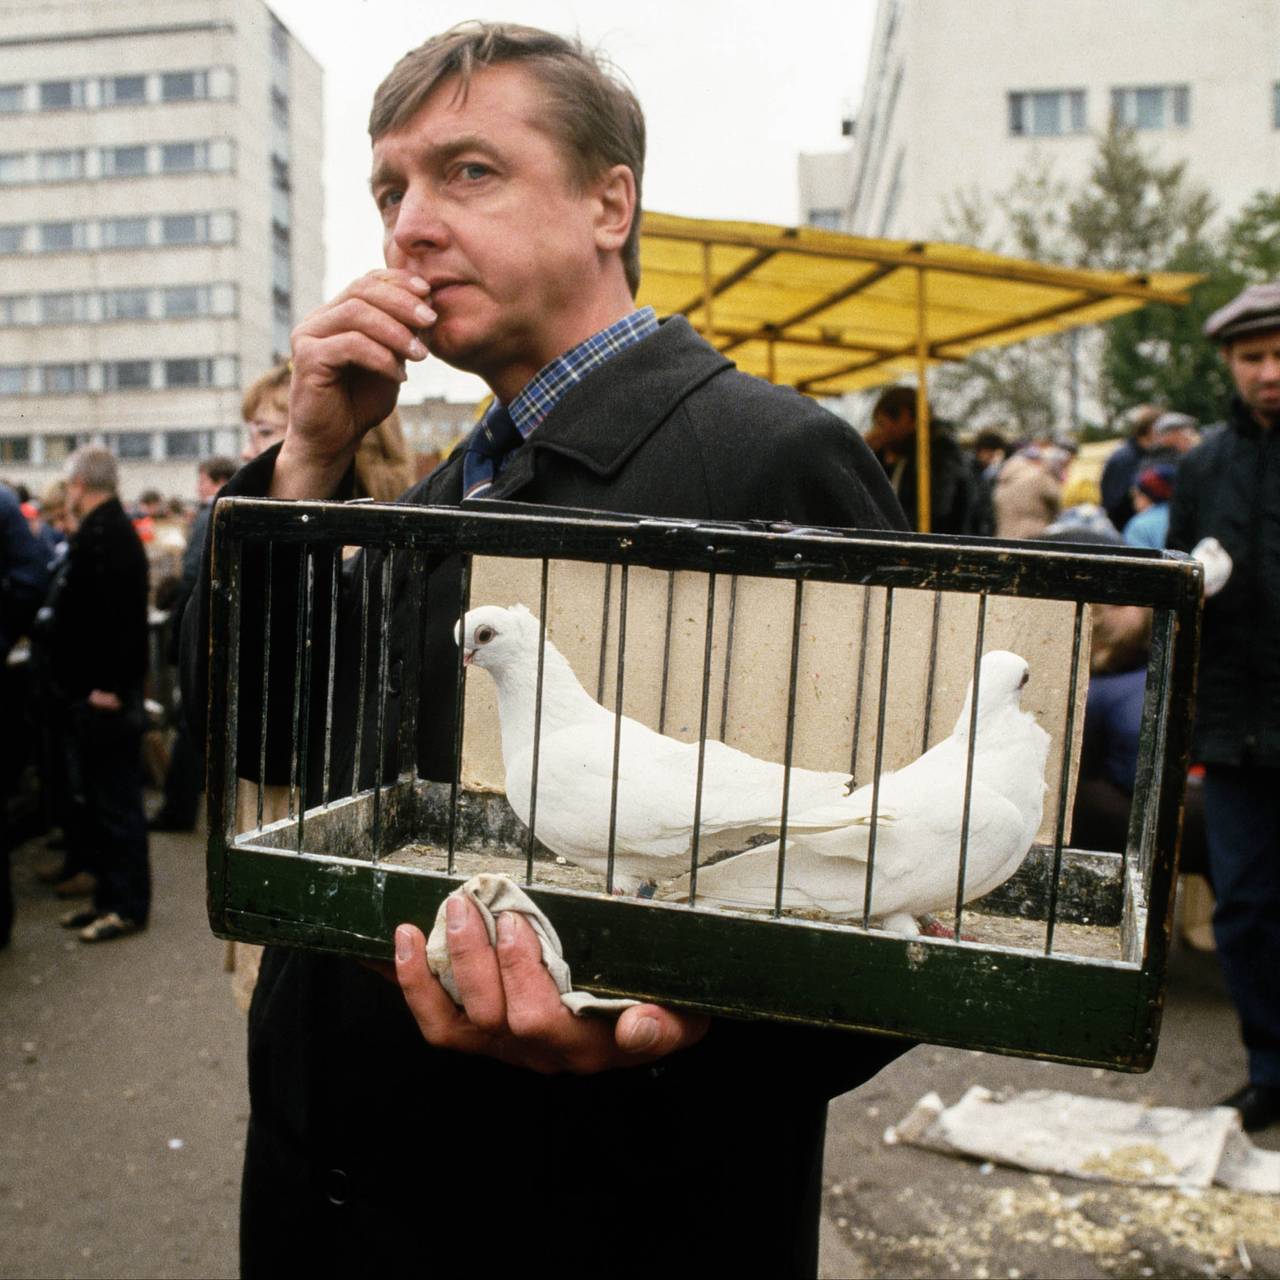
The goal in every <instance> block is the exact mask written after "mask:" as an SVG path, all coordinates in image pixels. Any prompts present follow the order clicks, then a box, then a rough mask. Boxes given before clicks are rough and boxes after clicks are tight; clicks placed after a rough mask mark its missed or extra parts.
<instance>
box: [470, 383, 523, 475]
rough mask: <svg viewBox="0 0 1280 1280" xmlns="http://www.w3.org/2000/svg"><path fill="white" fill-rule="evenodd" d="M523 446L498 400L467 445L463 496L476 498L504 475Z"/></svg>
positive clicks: (513, 425)
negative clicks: (512, 454) (514, 452)
mask: <svg viewBox="0 0 1280 1280" xmlns="http://www.w3.org/2000/svg"><path fill="white" fill-rule="evenodd" d="M523 443H524V437H523V436H522V435H521V434H520V432H519V431H518V430H517V429H516V424H515V423H514V422H512V420H511V415H510V414H509V413H508V412H507V411H506V409H505V408H504V407H503V406H502V405H500V404H499V403H498V402H497V401H496V400H495V401H494V403H493V405H492V406H491V407H490V409H489V412H488V413H486V414H485V415H484V417H483V418H482V419H481V420H480V423H479V425H478V426H477V427H476V429H475V430H474V431H473V432H472V433H471V439H470V440H468V441H467V450H466V453H465V454H464V455H463V459H462V496H463V497H464V498H474V497H477V496H478V495H479V494H481V493H482V492H483V491H484V490H485V489H488V488H489V487H490V486H491V485H492V484H493V482H494V480H496V479H497V477H498V476H499V475H500V474H501V473H502V470H503V467H504V466H505V465H506V462H507V459H508V458H509V457H510V456H511V453H512V451H513V450H514V449H516V448H518V447H519V446H520V445H521V444H523Z"/></svg>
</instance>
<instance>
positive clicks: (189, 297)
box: [164, 284, 209, 320]
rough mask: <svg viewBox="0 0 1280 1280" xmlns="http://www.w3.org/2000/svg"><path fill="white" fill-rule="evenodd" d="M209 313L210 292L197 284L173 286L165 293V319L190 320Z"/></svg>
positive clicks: (205, 287)
mask: <svg viewBox="0 0 1280 1280" xmlns="http://www.w3.org/2000/svg"><path fill="white" fill-rule="evenodd" d="M208 313H209V290H208V287H207V286H204V285H195V284H180V285H171V286H170V287H169V288H167V289H166V290H165V291H164V318H165V319H166V320H188V319H190V318H191V317H192V316H203V315H208Z"/></svg>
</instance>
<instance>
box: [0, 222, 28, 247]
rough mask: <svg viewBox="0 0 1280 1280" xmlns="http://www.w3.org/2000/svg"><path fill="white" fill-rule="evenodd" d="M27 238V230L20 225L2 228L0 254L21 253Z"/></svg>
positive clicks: (0, 229)
mask: <svg viewBox="0 0 1280 1280" xmlns="http://www.w3.org/2000/svg"><path fill="white" fill-rule="evenodd" d="M26 238H27V229H26V227H24V226H22V225H21V224H20V223H19V224H10V225H9V226H5V227H0V253H21V252H22V250H23V246H24V245H25V243H26Z"/></svg>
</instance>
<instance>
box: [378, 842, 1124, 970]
mask: <svg viewBox="0 0 1280 1280" xmlns="http://www.w3.org/2000/svg"><path fill="white" fill-rule="evenodd" d="M382 861H383V862H384V863H386V864H388V865H391V866H402V867H415V868H418V869H420V870H424V871H437V872H442V871H446V870H448V852H447V850H445V849H443V848H441V847H439V846H436V845H426V844H408V845H404V846H402V847H400V848H398V849H396V850H395V851H394V852H392V853H389V854H386V855H385V856H384V857H383V858H382ZM453 867H454V872H453V873H454V874H455V875H460V876H467V877H469V876H473V875H479V874H480V873H481V872H484V871H493V872H500V873H502V874H504V875H509V876H511V878H512V879H514V880H519V881H523V880H524V877H525V870H526V867H527V863H526V859H525V853H524V850H522V849H520V850H517V849H510V848H505V847H501V846H499V847H489V848H484V849H479V850H475V849H465V850H464V849H458V850H456V851H455V853H454V863H453ZM534 884H535V885H539V886H545V887H548V888H555V889H575V890H578V891H580V892H584V893H603V892H604V877H603V876H600V875H597V874H596V873H595V872H593V871H588V870H586V869H585V868H583V867H579V866H575V865H574V864H573V863H571V862H566V861H564V860H563V859H561V858H551V857H549V856H547V855H545V854H542V855H539V856H535V858H534ZM659 896H661V890H659ZM783 915H785V916H789V917H791V918H794V919H800V920H815V921H821V922H823V923H848V922H847V921H842V920H841V919H840V918H839V917H836V916H831V915H827V914H825V913H823V912H820V911H806V910H795V909H788V910H784V912H783ZM933 919H934V920H935V921H936V922H937V924H938V925H939V926H941V928H942V929H943V930H945V931H946V933H947V936H950V930H951V929H952V928H953V927H954V924H955V912H954V911H946V912H939V913H937V915H936V916H934V917H933ZM1045 932H1046V930H1045V922H1044V921H1043V920H1038V919H1023V918H1020V917H1017V916H1005V915H995V914H992V913H990V912H984V911H982V910H981V909H979V908H976V907H966V908H965V911H964V918H963V920H962V921H961V935H962V937H963V938H964V940H965V941H973V942H978V943H981V944H983V945H986V946H995V947H1015V948H1019V949H1021V950H1025V951H1030V952H1034V953H1036V954H1042V953H1043V952H1044V945H1045ZM1053 952H1054V954H1055V955H1069V956H1080V957H1083V958H1086V959H1091V960H1120V959H1122V958H1123V957H1122V955H1121V950H1120V930H1119V928H1118V927H1115V926H1105V925H1085V924H1075V923H1070V922H1066V921H1059V923H1058V924H1057V925H1056V926H1055V928H1054V935H1053Z"/></svg>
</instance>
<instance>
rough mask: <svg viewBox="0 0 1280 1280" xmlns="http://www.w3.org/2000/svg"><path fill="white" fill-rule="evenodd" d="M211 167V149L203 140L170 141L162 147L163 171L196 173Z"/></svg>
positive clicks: (161, 167)
mask: <svg viewBox="0 0 1280 1280" xmlns="http://www.w3.org/2000/svg"><path fill="white" fill-rule="evenodd" d="M208 167H209V149H208V146H207V145H206V144H205V143H203V142H168V143H165V145H164V146H162V147H161V148H160V170H161V172H162V173H195V172H196V170H198V169H207V168H208Z"/></svg>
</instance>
